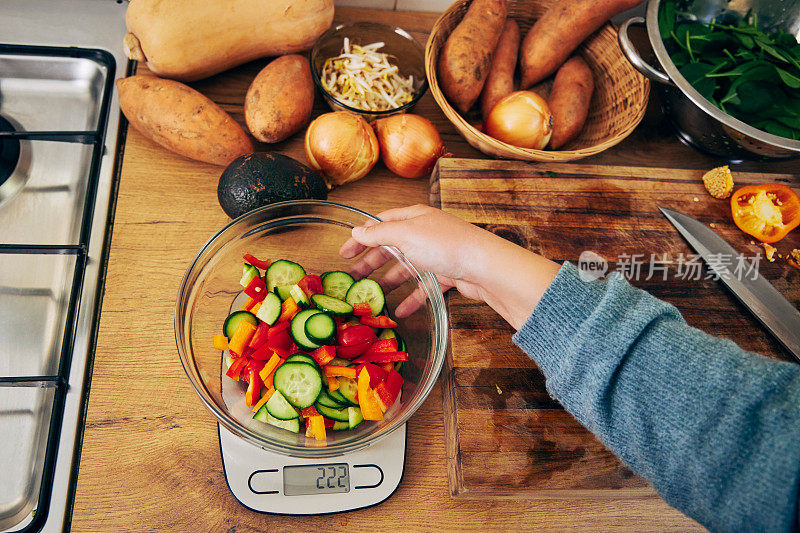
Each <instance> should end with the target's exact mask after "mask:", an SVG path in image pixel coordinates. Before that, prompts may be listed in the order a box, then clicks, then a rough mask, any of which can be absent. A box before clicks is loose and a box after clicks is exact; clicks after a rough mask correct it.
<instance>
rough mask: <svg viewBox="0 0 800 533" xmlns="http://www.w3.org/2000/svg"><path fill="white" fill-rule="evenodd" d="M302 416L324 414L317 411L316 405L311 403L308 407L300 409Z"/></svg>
mask: <svg viewBox="0 0 800 533" xmlns="http://www.w3.org/2000/svg"><path fill="white" fill-rule="evenodd" d="M300 416H302V417H303V418H309V417H312V416H322V415H320V414H319V411H317V408H316V407H314V406H313V405H309V406H308V407H305V408H303V409H300Z"/></svg>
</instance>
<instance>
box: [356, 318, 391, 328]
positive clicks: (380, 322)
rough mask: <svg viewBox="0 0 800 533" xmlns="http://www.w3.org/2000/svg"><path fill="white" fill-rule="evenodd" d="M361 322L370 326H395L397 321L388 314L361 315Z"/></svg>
mask: <svg viewBox="0 0 800 533" xmlns="http://www.w3.org/2000/svg"><path fill="white" fill-rule="evenodd" d="M361 323H362V324H364V325H365V326H369V327H371V328H396V327H397V322H395V321H394V320H392V319H391V318H389V317H388V316H362V317H361Z"/></svg>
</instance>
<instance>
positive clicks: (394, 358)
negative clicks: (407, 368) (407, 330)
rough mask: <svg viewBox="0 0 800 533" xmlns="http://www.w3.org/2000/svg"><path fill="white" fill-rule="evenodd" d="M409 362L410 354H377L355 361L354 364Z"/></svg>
mask: <svg viewBox="0 0 800 533" xmlns="http://www.w3.org/2000/svg"><path fill="white" fill-rule="evenodd" d="M400 361H408V352H376V353H373V354H371V355H362V356H361V357H359V358H358V359H353V362H354V363H398V362H400Z"/></svg>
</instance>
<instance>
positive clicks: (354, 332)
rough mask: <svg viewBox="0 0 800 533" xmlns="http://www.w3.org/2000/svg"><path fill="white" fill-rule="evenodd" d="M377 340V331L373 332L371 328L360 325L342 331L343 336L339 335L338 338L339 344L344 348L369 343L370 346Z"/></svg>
mask: <svg viewBox="0 0 800 533" xmlns="http://www.w3.org/2000/svg"><path fill="white" fill-rule="evenodd" d="M376 339H377V337H376V336H375V331H373V329H372V328H371V327H369V326H364V325H360V324H359V325H356V326H350V327H349V328H347V329H345V330H344V331H342V334H341V335H339V338H338V344H341V345H342V346H352V345H355V344H362V343H365V342H369V344H370V345H372V343H374V342H375V340H376Z"/></svg>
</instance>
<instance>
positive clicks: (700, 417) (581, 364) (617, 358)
mask: <svg viewBox="0 0 800 533" xmlns="http://www.w3.org/2000/svg"><path fill="white" fill-rule="evenodd" d="M576 272H577V271H576V269H575V267H573V266H571V265H565V267H564V269H562V271H561V272H560V273H559V275H558V276H557V277H556V279H555V280H554V281H553V283H552V284H551V286H550V288H549V289H548V291H547V292H546V293H545V295H544V297H543V298H542V299H541V301H540V303H539V305H538V306H537V308H536V309H535V310H534V312H533V314H532V315H531V317H530V318H529V319H528V321H527V322H526V323H525V325H524V327H523V328H522V330H520V331H519V332H518V333H517V335H515V337H514V340H515V342H516V343H517V344H518V345H519V346H520V347H521V348H523V349H524V350H525V351H526V352H527V353H528V354H529V355H530V356H531V357H532V358H533V359H534V360H535V361H536V362H537V363H538V364H539V366H540V367H541V369H542V371H543V372H544V374H545V376H546V378H547V387H548V390H549V391H550V392H551V394H553V395H554V396H555V397H556V398H558V399H559V400H560V401H561V403H562V404H563V405H564V407H565V408H566V409H567V410H568V411H570V412H571V413H572V414H573V415H574V416H575V417H576V418H577V419H578V420H579V421H580V422H581V423H582V424H584V425H585V426H586V427H587V428H589V429H590V430H591V431H592V432H594V433H595V434H596V435H597V436H598V437H599V438H600V439H601V440H602V441H603V442H604V443H605V444H606V445H607V446H608V447H609V448H610V449H611V450H612V451H614V452H615V453H616V454H617V455H618V456H619V457H620V458H621V459H622V460H623V461H625V462H626V463H627V464H628V465H630V466H631V468H633V469H634V470H635V471H636V472H637V473H639V474H640V475H642V476H643V477H645V478H646V479H648V480H649V481H650V482H651V483H652V484H653V485H654V487H655V488H656V489H657V490H658V491H659V493H660V494H661V495H662V496H663V497H664V499H665V500H667V502H668V503H670V504H671V505H673V506H675V507H676V508H678V509H680V510H682V511H684V512H685V513H687V514H688V515H690V516H692V517H694V518H696V519H697V520H698V521H700V522H701V523H703V524H704V525H706V526H708V527H710V528H712V529H748V528H752V527H756V528H757V529H763V530H779V529H780V530H786V529H793V528H796V527H797V517H798V511H797V499H798V480H799V479H800V446H798V442H800V366H797V365H794V364H791V363H781V362H777V361H772V360H769V359H767V358H765V357H762V356H759V355H756V354H751V353H748V352H745V351H743V350H741V349H740V348H738V347H737V346H736V345H735V344H734V343H732V342H731V341H728V340H724V339H717V338H714V337H711V336H709V335H706V334H704V333H702V332H700V331H699V330H696V329H694V328H691V327H689V326H688V325H686V324H685V322H684V321H683V319H682V318H681V317H680V315H679V314H678V312H677V310H676V309H675V308H674V307H672V306H670V305H668V304H666V303H664V302H660V301H658V300H657V299H655V298H653V297H652V296H650V295H648V294H647V293H645V292H643V291H640V290H638V289H635V288H632V287H630V286H629V285H628V284H627V283H626V282H625V281H624V280H621V279H619V278H616V279H615V280H613V281H610V282H608V283H600V282H592V283H585V282H582V281H580V279H579V278H578V277H577V273H576ZM756 524H758V525H756Z"/></svg>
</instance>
